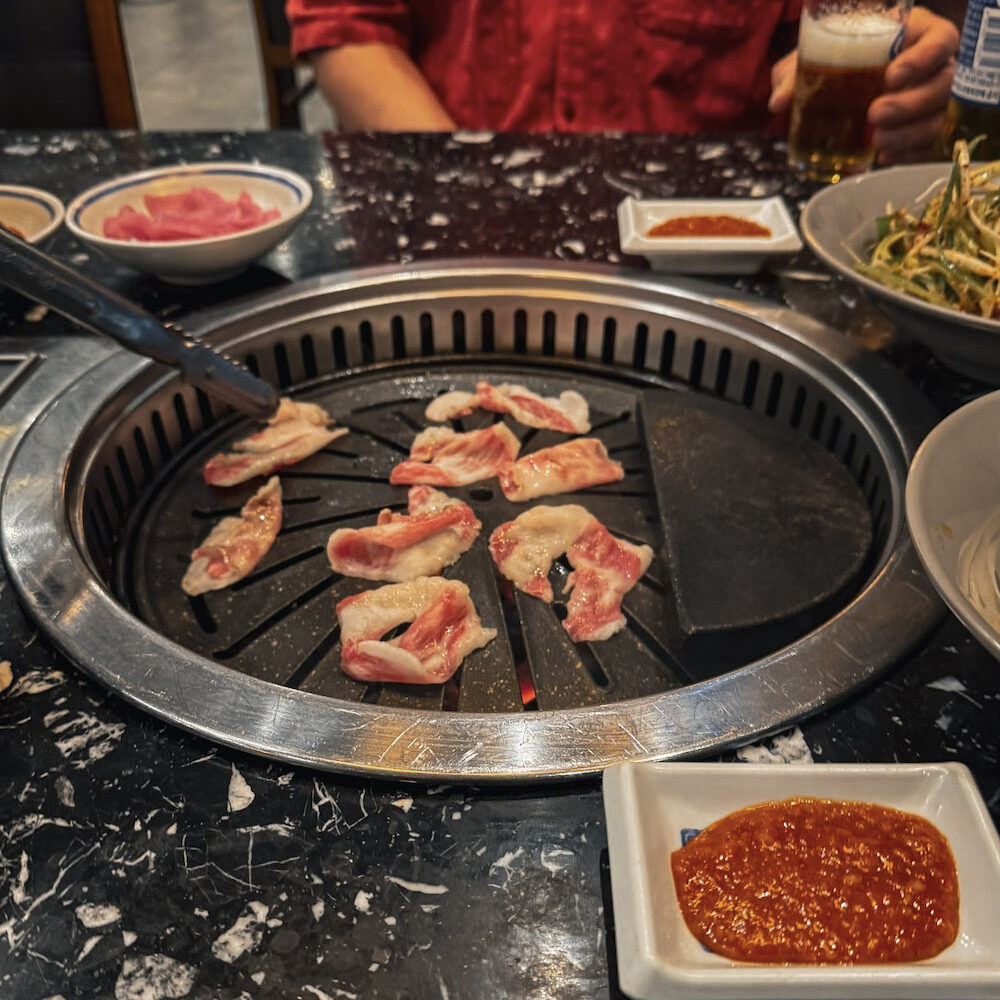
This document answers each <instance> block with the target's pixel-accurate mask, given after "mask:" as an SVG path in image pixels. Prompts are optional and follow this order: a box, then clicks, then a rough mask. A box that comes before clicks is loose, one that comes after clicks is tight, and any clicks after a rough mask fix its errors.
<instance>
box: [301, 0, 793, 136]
mask: <svg viewBox="0 0 1000 1000" xmlns="http://www.w3.org/2000/svg"><path fill="white" fill-rule="evenodd" d="M800 7H801V0H287V14H288V19H289V21H290V23H291V26H292V48H293V51H294V52H295V54H296V55H301V54H303V53H305V52H309V51H311V50H314V49H323V48H335V47H336V46H339V45H343V44H345V43H350V42H385V43H388V44H390V45H396V46H398V47H399V48H401V49H403V50H404V51H406V52H408V53H409V54H410V56H411V58H412V59H413V61H414V62H415V63H416V64H417V66H418V67H420V69H421V71H422V72H423V74H424V76H425V77H426V79H427V81H428V82H429V84H430V86H431V88H432V89H433V90H434V92H435V93H436V94H437V96H438V99H439V100H440V101H441V103H442V105H444V107H445V109H446V110H447V111H448V113H449V114H450V115H451V116H452V118H453V119H454V120H455V121H456V122H457V123H458V124H459V125H460V126H461V127H463V128H473V129H490V130H495V131H574V132H597V131H606V130H621V131H629V132H712V131H720V132H721V131H751V130H760V129H770V130H774V129H776V128H779V127H781V126H782V125H783V122H779V121H777V120H776V119H775V118H774V116H772V115H770V114H769V113H768V111H767V99H768V96H769V94H770V90H771V66H772V64H773V63H774V62H775V60H776V59H778V58H780V57H781V56H782V55H784V54H785V53H786V52H789V51H791V49H792V48H794V46H795V22H796V19H797V17H798V13H799V9H800Z"/></svg>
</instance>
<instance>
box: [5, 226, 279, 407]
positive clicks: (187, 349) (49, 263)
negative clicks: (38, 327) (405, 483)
mask: <svg viewBox="0 0 1000 1000" xmlns="http://www.w3.org/2000/svg"><path fill="white" fill-rule="evenodd" d="M0 284H4V285H8V286H9V287H11V288H13V289H14V290H15V291H18V292H20V293H21V294H22V295H26V296H27V297H28V298H29V299H33V300H34V301H36V302H40V303H41V304H42V305H46V306H49V307H50V308H51V309H54V310H55V311H56V312H58V313H61V314H62V315H63V316H65V317H67V319H71V320H73V322H75V323H79V324H80V325H81V326H83V327H86V328H87V329H88V330H93V331H94V332H95V333H103V334H104V335H105V336H108V337H111V338H112V339H113V340H116V341H118V343H119V344H121V345H122V346H123V347H127V348H128V349H129V350H131V351H135V353H136V354H142V355H144V356H145V357H147V358H152V359H153V360H154V361H159V362H161V363H162V364H165V365H169V366H170V367H171V368H176V369H177V370H178V371H180V373H181V376H182V377H183V378H184V379H185V380H186V381H188V382H190V383H191V384H192V385H194V386H197V387H198V388H199V389H204V390H205V392H207V393H209V394H210V395H212V396H214V397H215V398H216V399H218V400H221V401H222V402H224V403H228V404H229V405H230V406H232V407H233V408H234V409H237V410H240V411H242V412H243V413H248V414H251V415H252V416H259V417H267V416H270V415H271V414H272V413H274V411H275V410H276V409H277V406H278V393H277V392H276V391H275V389H274V388H273V387H272V386H270V385H268V384H267V383H266V382H264V381H263V380H262V379H259V378H257V376H256V375H254V374H252V373H251V372H249V371H248V370H247V369H246V368H244V367H243V366H242V365H240V364H237V362H235V361H233V360H232V359H230V358H227V357H226V356H225V355H223V354H219V353H218V352H216V351H215V350H213V349H212V348H211V347H209V346H208V345H207V344H203V343H201V342H200V341H196V340H192V339H191V337H189V336H188V335H187V334H186V333H184V332H183V331H182V330H179V329H177V328H176V327H174V326H171V325H169V324H166V323H163V322H162V321H161V320H159V319H157V318H156V317H155V316H153V315H152V314H151V313H148V312H146V310H145V309H142V308H140V307H139V306H137V305H136V304H135V303H134V302H129V300H128V299H126V298H123V297H122V296H121V295H119V294H118V293H117V292H113V291H111V289H109V288H105V287H104V286H103V285H99V284H98V283H97V282H96V281H91V280H90V279H89V278H85V277H84V276H83V275H82V274H79V273H77V272H76V271H74V270H72V269H71V268H69V267H67V266H66V265H65V264H63V263H61V262H60V261H58V260H56V259H55V258H54V257H50V256H49V255H48V254H46V253H43V252H42V251H41V250H38V249H37V248H36V247H33V246H32V245H31V244H30V243H26V242H25V241H24V240H22V239H20V238H19V237H17V236H14V235H13V234H11V233H8V232H6V231H4V229H3V227H2V226H0Z"/></svg>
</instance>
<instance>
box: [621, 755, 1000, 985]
mask: <svg viewBox="0 0 1000 1000" xmlns="http://www.w3.org/2000/svg"><path fill="white" fill-rule="evenodd" d="M793 796H811V797H813V798H826V799H841V800H850V801H859V802H872V803H876V804H878V805H882V806H890V807H892V808H895V809H901V810H904V811H905V812H911V813H916V814H917V815H919V816H923V817H924V818H925V819H927V820H929V821H930V822H932V823H933V824H934V825H935V826H937V828H938V829H939V830H940V831H941V832H942V833H943V834H944V836H945V837H946V838H947V839H948V842H949V844H950V846H951V850H952V853H953V855H954V857H955V863H956V868H957V873H958V885H959V896H960V904H959V906H960V910H959V932H958V938H957V939H956V941H955V942H954V944H952V945H951V946H950V947H948V948H946V949H945V950H944V951H942V952H941V953H940V954H939V955H936V956H935V957H934V958H932V959H928V960H925V961H922V962H911V963H898V964H891V965H890V964H886V965H853V966H841V965H836V966H834V965H766V964H757V963H750V962H734V961H732V960H730V959H727V958H723V957H721V956H719V955H715V954H713V953H712V952H710V951H708V950H706V949H705V948H703V947H702V945H701V944H700V943H699V942H698V940H697V939H696V938H695V937H694V935H693V934H691V932H690V931H689V930H688V928H687V926H686V924H685V923H684V918H683V916H682V914H681V911H680V907H679V905H678V902H677V897H676V893H675V890H674V883H673V877H672V875H671V870H670V854H671V852H672V851H674V850H675V849H676V848H678V847H680V846H681V831H682V830H692V829H693V830H701V829H703V828H704V827H706V826H708V824H709V823H712V822H714V821H715V820H717V819H721V818H722V817H723V816H725V815H727V814H728V813H731V812H733V811H734V810H737V809H742V808H744V807H746V806H750V805H754V804H756V803H759V802H768V801H774V800H781V799H787V798H790V797H793ZM604 808H605V813H606V816H607V827H608V855H609V862H610V868H611V895H612V902H613V906H614V921H615V937H616V948H617V957H618V972H619V979H620V985H621V988H622V990H623V991H624V992H625V993H626V994H628V996H630V997H633V998H634V1000H786V998H787V1000H847V998H850V1000H889V998H894V1000H903V998H905V1000H944V998H947V1000H973V998H975V1000H983V998H989V997H994V998H996V997H1000V919H998V916H997V913H998V910H997V906H998V904H997V900H998V899H1000V837H998V836H997V831H996V828H995V827H994V825H993V823H992V821H991V819H990V816H989V812H988V811H987V809H986V806H985V804H984V803H983V800H982V797H981V796H980V794H979V791H978V789H977V788H976V785H975V782H974V780H973V778H972V775H971V774H970V773H969V771H968V769H967V768H966V767H964V766H963V765H961V764H956V763H944V764H857V765H855V764H816V765H804V766H794V765H780V764H761V765H754V764H684V763H680V764H656V763H645V764H630V763H625V764H616V765H614V766H612V767H610V768H608V769H607V770H606V771H605V772H604Z"/></svg>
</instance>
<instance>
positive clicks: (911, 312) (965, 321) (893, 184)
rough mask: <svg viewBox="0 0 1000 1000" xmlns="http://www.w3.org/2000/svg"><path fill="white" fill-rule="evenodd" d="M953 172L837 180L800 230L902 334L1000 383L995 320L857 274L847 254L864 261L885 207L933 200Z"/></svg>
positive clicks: (917, 168) (910, 171)
mask: <svg viewBox="0 0 1000 1000" xmlns="http://www.w3.org/2000/svg"><path fill="white" fill-rule="evenodd" d="M950 171H951V164H950V163H943V162H942V163H920V164H916V165H914V166H908V167H890V168H888V169H885V170H876V171H873V172H872V173H868V174H862V175H860V176H858V177H852V178H850V179H848V180H844V181H841V182H840V183H839V184H834V185H831V186H830V187H827V188H824V189H823V190H822V191H819V192H818V193H817V194H815V195H813V197H812V198H810V199H809V201H808V203H807V204H806V207H805V208H804V209H803V211H802V216H801V218H800V219H799V228H800V229H801V231H802V236H803V238H804V239H805V241H806V243H807V244H808V245H809V246H810V247H811V248H812V250H813V252H814V253H815V254H816V255H817V256H818V257H819V258H820V260H821V261H823V263H824V264H826V265H827V266H828V267H830V268H832V269H833V270H835V271H839V272H840V273H841V274H842V275H844V276H845V277H847V278H850V279H851V281H854V282H856V283H857V284H858V285H861V286H862V287H863V288H864V289H865V290H866V291H867V292H868V293H869V295H870V296H871V297H872V298H873V299H874V300H875V301H876V302H877V303H878V304H879V305H880V306H881V307H882V308H883V309H884V310H885V311H886V312H887V313H888V315H889V316H890V318H891V319H892V320H893V321H894V322H895V323H896V324H897V325H898V326H899V328H900V330H901V331H902V332H904V333H909V334H911V335H912V336H913V337H915V338H916V339H917V340H920V341H921V342H922V343H924V344H926V345H927V347H929V348H930V349H931V351H933V352H934V354H935V355H937V357H938V358H940V359H941V360H942V361H943V362H944V363H945V364H947V365H948V366H949V367H951V368H954V369H955V370H956V371H959V372H961V373H962V374H965V375H970V376H972V377H973V378H976V379H980V380H981V381H984V382H989V383H991V384H994V385H995V384H998V383H1000V321H998V320H993V319H982V318H980V317H977V316H972V315H970V314H968V313H962V312H958V311H956V310H953V309H947V308H945V307H943V306H934V305H931V304H929V303H926V302H922V301H921V300H920V299H916V298H913V296H911V295H906V294H905V293H904V292H899V291H896V290H895V289H892V288H887V287H886V286H885V285H880V284H879V283H878V282H877V281H873V280H872V279H871V278H867V277H865V276H864V275H861V274H858V272H857V271H856V270H855V269H854V257H853V256H852V252H853V253H854V254H856V255H857V256H858V257H860V258H862V259H864V258H865V256H866V249H867V247H868V246H869V245H870V244H871V243H872V242H873V241H874V239H875V224H876V220H877V219H878V217H879V216H880V215H884V214H885V210H886V206H887V205H891V206H892V207H893V208H894V209H896V208H901V207H902V206H904V205H907V206H911V207H912V206H913V205H914V204H915V203H916V200H917V198H919V197H920V196H921V195H925V194H926V193H927V192H928V191H930V194H931V195H933V194H935V193H936V192H937V191H939V190H940V186H939V185H938V186H933V187H932V185H934V184H935V181H939V182H941V183H943V182H944V181H945V180H946V179H947V177H948V175H949V173H950Z"/></svg>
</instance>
